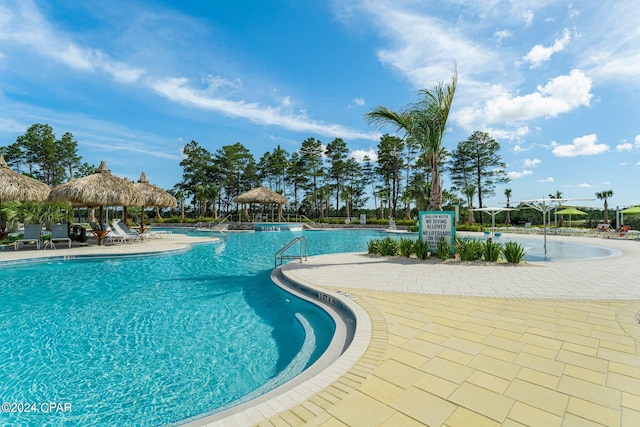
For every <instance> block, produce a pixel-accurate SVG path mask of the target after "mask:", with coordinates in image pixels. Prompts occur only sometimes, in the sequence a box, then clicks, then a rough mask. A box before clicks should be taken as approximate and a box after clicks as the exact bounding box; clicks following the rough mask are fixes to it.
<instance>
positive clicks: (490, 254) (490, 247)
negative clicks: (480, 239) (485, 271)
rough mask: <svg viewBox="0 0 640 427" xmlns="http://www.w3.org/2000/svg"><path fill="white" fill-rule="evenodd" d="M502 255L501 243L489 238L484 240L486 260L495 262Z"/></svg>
mask: <svg viewBox="0 0 640 427" xmlns="http://www.w3.org/2000/svg"><path fill="white" fill-rule="evenodd" d="M500 255H502V245H501V244H500V243H496V242H494V241H493V240H491V239H487V240H485V242H484V260H485V261H487V262H497V261H498V260H499V259H500Z"/></svg>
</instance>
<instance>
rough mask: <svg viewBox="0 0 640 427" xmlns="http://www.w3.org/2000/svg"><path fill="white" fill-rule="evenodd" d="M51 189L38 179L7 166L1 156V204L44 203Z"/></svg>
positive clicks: (0, 155)
mask: <svg viewBox="0 0 640 427" xmlns="http://www.w3.org/2000/svg"><path fill="white" fill-rule="evenodd" d="M49 193H51V187H49V186H48V185H47V184H45V183H43V182H40V181H38V180H37V179H33V178H30V177H28V176H25V175H21V174H19V173H18V172H16V171H14V170H13V169H11V168H10V167H9V165H7V162H6V161H5V160H4V156H2V154H0V202H16V201H17V202H36V203H39V202H44V201H45V200H47V197H48V196H49Z"/></svg>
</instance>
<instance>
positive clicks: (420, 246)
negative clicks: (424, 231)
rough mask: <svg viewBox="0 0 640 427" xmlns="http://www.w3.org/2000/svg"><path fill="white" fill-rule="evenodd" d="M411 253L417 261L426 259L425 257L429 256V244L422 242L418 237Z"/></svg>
mask: <svg viewBox="0 0 640 427" xmlns="http://www.w3.org/2000/svg"><path fill="white" fill-rule="evenodd" d="M413 253H415V254H416V257H418V259H422V260H425V259H427V257H428V256H429V244H428V243H427V242H424V241H422V239H421V238H420V237H418V238H417V239H416V241H415V243H414V244H413Z"/></svg>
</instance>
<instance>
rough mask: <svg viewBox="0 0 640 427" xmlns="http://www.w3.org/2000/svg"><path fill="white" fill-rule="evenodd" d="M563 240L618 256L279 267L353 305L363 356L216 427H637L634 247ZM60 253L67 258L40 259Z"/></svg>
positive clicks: (344, 261) (637, 258)
mask: <svg viewBox="0 0 640 427" xmlns="http://www.w3.org/2000/svg"><path fill="white" fill-rule="evenodd" d="M563 239H564V240H572V241H577V242H581V243H588V244H597V245H600V246H606V247H610V248H613V249H616V250H618V251H620V252H621V253H622V256H618V257H613V258H606V259H601V260H590V261H573V262H551V263H536V264H528V265H525V266H517V267H515V266H508V265H498V266H485V265H468V264H467V265H465V264H461V263H449V262H446V263H439V262H430V261H428V262H419V261H414V260H406V259H402V258H393V259H383V258H375V257H370V256H367V255H364V254H339V255H325V256H319V257H313V258H310V260H309V261H308V262H306V263H304V264H299V263H289V264H287V265H285V266H284V268H283V273H284V274H285V275H286V276H287V277H288V278H289V279H290V280H294V281H296V282H298V283H301V284H306V285H309V286H316V287H321V288H324V290H325V291H326V292H327V293H333V294H335V296H336V298H344V295H345V294H349V295H351V296H353V297H354V298H355V299H352V300H351V301H352V302H355V303H356V304H357V305H358V306H359V308H360V309H361V311H362V312H363V315H364V316H366V315H368V319H367V322H364V321H363V323H369V324H370V327H369V330H370V334H369V340H368V344H367V345H366V346H365V347H364V349H363V352H362V356H361V357H359V358H357V359H355V360H352V361H351V362H350V365H349V366H348V367H347V368H346V369H345V373H344V374H342V375H341V376H339V377H337V379H336V380H335V381H333V382H331V383H330V384H328V385H325V386H324V387H323V388H322V389H321V390H320V391H318V392H316V393H315V394H313V395H311V396H310V397H303V398H300V399H298V400H296V399H295V398H293V399H292V398H289V397H288V398H287V401H282V400H281V401H278V402H277V405H274V406H273V411H272V412H273V413H274V414H275V415H272V414H269V413H268V412H266V413H262V414H261V416H258V417H256V411H251V410H247V411H245V412H244V413H240V414H237V415H236V416H234V417H233V418H230V419H226V420H222V421H218V422H217V423H215V425H229V426H232V425H233V426H236V425H251V424H257V425H261V426H302V425H312V426H313V425H315V426H367V427H370V426H413V425H416V426H418V425H428V426H449V427H457V426H465V427H466V426H498V425H503V426H520V425H528V426H538V425H539V426H555V425H558V426H560V425H562V426H600V425H605V426H634V427H636V426H639V425H640V349H639V347H638V341H639V339H640V327H639V326H638V324H637V323H636V315H637V314H638V313H639V312H640V242H638V241H627V240H615V239H585V238H570V237H563ZM183 240H184V239H182V238H181V237H175V236H174V237H171V238H170V239H165V240H158V241H157V242H154V241H149V242H146V243H144V244H132V245H122V246H116V247H107V248H103V249H102V251H120V250H128V251H151V250H152V248H151V246H148V245H154V247H155V246H157V247H158V248H160V249H158V250H163V249H162V247H164V248H165V249H167V248H168V249H175V250H177V249H179V248H180V247H181V245H182V247H184V245H186V244H188V243H189V241H188V240H185V241H183ZM82 249H83V250H86V249H92V248H82ZM63 251H64V252H68V253H70V254H71V251H75V249H64V250H58V251H47V252H48V254H47V255H49V254H50V253H51V252H63ZM8 252H9V251H6V252H5V253H0V261H2V260H6V259H7V258H6V255H9V253H8ZM11 252H13V251H11ZM36 252H38V255H40V253H41V252H44V251H29V250H25V251H18V252H15V253H16V254H20V253H22V254H24V255H23V256H30V255H33V254H34V253H36ZM96 253H97V252H96ZM12 255H13V254H12ZM311 381H313V380H311ZM279 408H288V409H282V410H280V409H279ZM265 415H266V419H265Z"/></svg>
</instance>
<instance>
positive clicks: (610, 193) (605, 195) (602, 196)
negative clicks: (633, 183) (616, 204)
mask: <svg viewBox="0 0 640 427" xmlns="http://www.w3.org/2000/svg"><path fill="white" fill-rule="evenodd" d="M612 196H613V190H605V191H600V192H598V193H596V197H597V198H598V199H600V200H604V223H605V224H609V203H607V199H608V198H610V197H612Z"/></svg>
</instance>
